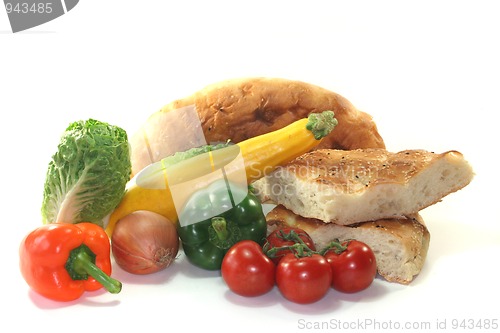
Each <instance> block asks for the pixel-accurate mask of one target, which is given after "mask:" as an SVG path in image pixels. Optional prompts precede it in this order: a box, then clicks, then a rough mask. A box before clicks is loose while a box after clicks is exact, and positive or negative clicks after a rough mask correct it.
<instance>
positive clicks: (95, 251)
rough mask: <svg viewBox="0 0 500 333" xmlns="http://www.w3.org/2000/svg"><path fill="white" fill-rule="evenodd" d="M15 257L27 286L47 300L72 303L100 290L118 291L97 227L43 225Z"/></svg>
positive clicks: (104, 238) (106, 239)
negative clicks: (87, 292)
mask: <svg viewBox="0 0 500 333" xmlns="http://www.w3.org/2000/svg"><path fill="white" fill-rule="evenodd" d="M19 255H20V268H21V273H22V275H23V277H24V279H25V280H26V282H27V283H28V285H29V286H30V287H31V288H32V289H33V290H34V291H36V292H37V293H39V294H41V295H42V296H45V297H47V298H49V299H52V300H56V301H72V300H75V299H77V298H79V297H80V296H81V295H83V293H84V292H85V291H95V290H98V289H100V288H102V287H104V288H105V289H106V290H108V291H109V292H111V293H119V292H120V291H121V287H122V284H121V283H120V282H119V281H117V280H115V279H113V278H111V277H110V276H109V275H110V274H111V257H110V242H109V237H108V235H107V234H106V232H105V231H104V229H103V228H102V227H100V226H98V225H95V224H92V223H86V222H85V223H78V224H63V223H53V224H47V225H43V226H41V227H39V228H37V229H35V230H34V231H32V232H31V233H29V234H28V235H27V236H26V237H25V238H24V239H23V241H22V243H21V246H20V249H19Z"/></svg>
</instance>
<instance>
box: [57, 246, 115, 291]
mask: <svg viewBox="0 0 500 333" xmlns="http://www.w3.org/2000/svg"><path fill="white" fill-rule="evenodd" d="M65 267H66V270H67V271H68V273H69V275H70V276H71V278H72V279H73V280H86V279H87V278H88V277H89V276H92V277H93V278H94V279H95V280H96V281H97V282H99V283H100V284H102V286H103V287H104V289H106V290H107V291H109V292H110V293H112V294H118V293H119V292H120V291H121V290H122V283H121V282H120V281H118V280H115V279H113V278H112V277H110V276H109V275H107V274H106V273H104V272H103V271H102V270H101V269H100V268H99V267H97V266H96V264H95V254H94V253H93V252H92V251H91V250H90V249H89V248H88V246H86V245H84V244H82V245H80V246H79V247H77V248H75V249H73V250H72V251H71V253H70V255H69V258H68V261H67V262H66V266H65Z"/></svg>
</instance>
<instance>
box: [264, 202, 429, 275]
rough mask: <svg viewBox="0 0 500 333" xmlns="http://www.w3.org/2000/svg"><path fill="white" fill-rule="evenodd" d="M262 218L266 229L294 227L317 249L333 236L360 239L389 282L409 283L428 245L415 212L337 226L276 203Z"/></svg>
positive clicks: (423, 226) (419, 266)
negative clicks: (408, 214) (307, 235)
mask: <svg viewBox="0 0 500 333" xmlns="http://www.w3.org/2000/svg"><path fill="white" fill-rule="evenodd" d="M266 218H267V223H268V232H269V233H270V232H272V231H273V230H275V229H276V228H280V227H284V226H294V227H298V228H301V229H303V230H304V231H305V232H307V233H308V234H309V235H310V236H311V238H312V239H313V241H314V242H315V245H316V248H317V249H323V248H325V246H327V245H328V243H329V242H331V241H332V240H334V239H339V240H340V241H344V240H348V239H357V240H359V241H361V242H364V243H365V244H367V245H368V246H369V247H370V248H371V249H372V250H373V252H374V254H375V258H376V261H377V270H378V273H379V275H380V276H382V277H383V278H384V279H386V280H387V281H390V282H397V283H401V284H408V283H410V282H411V281H412V280H413V279H414V277H415V276H416V275H418V274H419V273H420V271H421V269H422V267H423V265H424V263H425V259H426V256H427V250H428V248H429V241H430V234H429V231H428V229H427V228H426V227H425V225H424V222H423V220H422V217H421V216H420V215H419V214H415V215H413V216H411V217H404V218H400V219H382V220H378V221H372V222H364V223H359V224H355V225H352V226H341V225H337V224H334V223H323V222H322V221H319V220H315V219H307V218H304V217H301V216H299V215H296V214H294V213H293V212H292V211H290V210H288V209H286V208H285V207H283V206H281V205H278V206H276V207H275V208H274V209H273V210H271V211H270V212H269V213H268V214H267V216H266Z"/></svg>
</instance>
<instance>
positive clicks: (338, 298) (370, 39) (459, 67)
mask: <svg viewBox="0 0 500 333" xmlns="http://www.w3.org/2000/svg"><path fill="white" fill-rule="evenodd" d="M174 3H175V5H174ZM497 8H498V6H496V4H495V3H494V1H414V2H413V1H411V2H410V1H345V2H339V1H307V2H306V1H245V2H238V1H231V2H225V3H222V2H219V1H203V2H202V1H199V2H194V1H182V2H181V1H177V2H174V1H148V0H143V1H117V0H106V1H91V0H82V1H80V3H79V4H78V5H77V6H76V7H75V8H74V9H73V10H71V11H70V12H69V13H67V14H66V15H64V16H62V17H60V18H58V19H56V20H54V21H51V22H49V23H47V24H44V25H41V26H38V27H35V28H33V29H30V30H28V31H25V32H21V33H17V34H12V32H11V31H10V26H9V22H8V19H7V15H6V13H5V11H3V10H0V110H1V114H2V122H1V126H2V130H1V131H0V136H1V138H0V139H1V141H0V142H1V148H2V149H1V152H2V158H1V160H2V163H1V164H0V168H1V175H2V176H3V177H2V183H3V184H2V186H1V189H2V192H3V196H2V199H1V207H2V213H3V218H2V232H1V235H2V236H1V238H2V239H1V241H0V253H2V264H1V265H2V272H1V274H0V281H1V283H0V285H1V286H2V291H1V295H2V296H1V297H0V302H1V303H2V308H3V311H2V313H1V314H0V317H1V320H0V331H2V332H7V331H10V330H8V329H7V327H12V328H15V330H16V331H25V330H36V331H37V332H49V331H50V332H65V331H68V332H84V331H85V332H88V331H92V330H95V329H97V330H99V332H110V331H112V332H119V331H120V330H122V329H129V330H141V331H142V332H148V331H149V332H153V331H154V332H172V331H174V328H173V326H175V327H176V330H181V331H184V330H188V331H192V330H197V329H200V330H203V329H208V330H210V331H212V330H217V331H219V332H231V331H240V332H250V331H251V332H255V331H262V330H265V331H271V330H272V329H279V330H280V331H283V332H296V331H306V326H311V325H315V324H321V323H322V322H327V324H332V325H330V326H329V327H328V330H329V331H339V330H340V329H338V325H337V324H338V323H339V321H340V322H344V323H345V324H346V325H347V324H349V325H350V327H351V329H348V330H345V331H353V332H354V331H356V330H355V329H354V328H359V329H358V330H357V331H374V328H375V327H374V326H368V327H363V326H361V327H358V326H357V325H358V323H359V324H363V323H366V322H365V321H366V320H373V321H377V322H378V325H380V326H383V327H386V328H388V326H389V325H391V324H392V325H393V326H392V327H393V328H394V327H397V326H395V325H404V323H405V322H409V323H410V324H412V325H415V327H417V326H425V325H427V324H429V325H430V326H429V327H431V328H432V329H433V330H434V329H436V328H438V326H437V323H438V321H439V322H440V325H441V328H444V324H446V328H447V330H448V331H452V329H451V328H452V320H453V319H458V320H460V321H461V320H463V319H474V320H476V321H477V320H479V319H482V320H485V319H490V320H491V319H496V320H497V321H500V312H499V311H498V307H497V304H496V302H495V300H496V299H497V298H498V296H499V294H500V287H499V283H498V279H499V269H498V258H499V256H500V223H499V222H500V221H499V219H500V218H499V215H498V199H497V197H498V195H497V193H496V192H495V191H497V189H498V188H499V186H500V182H499V176H498V174H499V173H498V165H495V163H496V161H498V157H497V155H498V151H497V144H498V141H499V140H498V132H499V128H498V117H497V115H498V113H499V110H500V102H499V99H498V94H499V91H500V79H499V77H500V65H499V59H500V50H499V43H498V40H499V32H500V20H498V9H497ZM242 76H270V77H284V78H289V79H298V80H303V81H308V82H310V83H314V84H318V85H321V86H323V87H325V88H328V89H330V90H333V91H335V92H337V93H340V94H341V95H343V96H344V97H346V98H347V99H349V100H350V101H351V102H352V103H353V104H354V105H355V106H357V107H358V108H359V109H362V110H364V111H366V112H368V113H370V114H371V115H372V116H373V117H374V119H375V121H376V122H377V124H378V127H379V130H380V132H381V134H382V136H383V137H384V139H385V141H386V144H387V147H388V149H389V150H393V151H396V150H399V149H407V148H423V149H428V150H432V151H436V152H442V151H445V150H450V149H455V150H459V151H460V152H462V153H463V154H464V156H465V157H466V159H468V160H469V162H470V163H471V164H472V166H473V167H474V169H475V172H476V176H475V179H474V180H473V182H472V183H471V184H470V185H469V186H467V187H466V188H465V189H463V190H462V191H459V192H457V193H454V194H451V195H449V196H447V197H446V198H445V199H444V200H443V201H442V202H440V203H438V204H436V205H434V206H432V207H429V208H427V209H425V210H424V211H422V215H423V217H424V218H425V220H426V222H427V224H428V227H429V229H430V232H431V245H430V249H429V255H428V259H427V261H426V263H425V266H424V268H423V270H422V272H421V274H420V276H418V277H417V278H416V280H415V281H414V282H413V283H412V284H411V285H409V286H402V285H396V284H390V283H387V282H385V281H383V280H381V279H377V280H376V281H375V282H374V284H373V285H372V286H371V287H370V288H369V289H368V290H366V291H364V292H362V293H359V294H355V295H343V294H340V293H337V292H334V291H331V293H329V294H328V296H327V297H326V298H324V299H323V300H322V301H320V302H318V303H315V304H311V305H306V306H304V305H297V304H293V303H290V302H288V301H286V300H284V299H283V298H282V297H281V296H280V294H279V292H278V291H277V290H276V289H275V290H273V291H272V292H270V293H269V294H267V295H265V296H262V297H258V298H242V297H238V296H236V295H234V294H232V293H231V292H229V291H228V290H227V288H226V286H225V285H224V283H223V281H222V279H221V278H220V277H219V275H218V273H214V272H205V271H201V270H199V269H196V268H194V267H193V266H191V265H190V264H189V263H187V262H186V261H184V260H183V257H182V256H181V257H180V258H179V259H178V261H177V262H176V263H174V265H173V266H171V267H169V268H168V269H167V270H165V271H163V272H161V273H158V274H154V275H149V276H132V275H129V274H127V273H125V272H123V271H121V270H120V269H119V268H118V267H115V268H114V272H113V275H114V277H115V278H117V279H120V280H121V281H122V282H123V284H124V287H123V290H122V292H121V293H120V294H118V295H110V294H106V293H104V292H96V293H93V294H91V293H89V294H86V295H85V296H84V297H82V298H81V299H79V300H78V301H75V302H70V303H57V302H52V301H49V300H46V299H43V298H41V297H39V296H38V295H36V294H35V293H33V292H31V291H30V289H29V287H28V286H27V285H26V283H25V282H24V280H23V279H22V277H21V275H20V273H19V268H18V261H19V257H18V247H19V244H20V242H21V239H22V237H24V235H26V234H27V233H28V232H29V231H31V230H32V229H34V228H36V227H37V226H39V225H40V224H41V217H40V204H41V199H42V190H43V182H44V177H45V171H46V167H47V164H48V162H49V160H50V157H51V156H52V154H53V153H55V150H56V146H57V143H58V140H59V136H60V134H61V133H62V131H63V130H64V129H65V128H66V126H67V125H68V124H69V123H70V122H72V121H75V120H80V119H87V118H96V119H99V120H103V121H107V122H110V123H113V124H116V125H119V126H121V127H123V128H125V129H126V130H127V131H128V132H129V133H130V134H131V133H133V132H134V131H135V130H136V129H137V128H138V126H139V125H141V124H142V123H143V122H144V121H145V119H146V118H147V117H148V116H149V115H150V114H151V113H153V112H155V111H157V110H158V109H159V108H161V107H162V106H163V105H165V104H167V103H168V102H170V101H172V100H173V99H176V98H180V97H184V96H185V95H188V94H191V93H192V92H194V91H196V90H198V89H200V88H202V87H204V86H205V85H206V84H209V83H213V82H216V81H219V80H224V79H228V78H234V77H242ZM492 301H493V303H492ZM444 321H446V322H444ZM401 328H403V326H401ZM381 330H382V329H381ZM387 330H388V329H387ZM428 331H430V330H428ZM443 331H444V330H443ZM462 331H464V330H463V329H462ZM465 331H467V330H465ZM476 331H477V330H476Z"/></svg>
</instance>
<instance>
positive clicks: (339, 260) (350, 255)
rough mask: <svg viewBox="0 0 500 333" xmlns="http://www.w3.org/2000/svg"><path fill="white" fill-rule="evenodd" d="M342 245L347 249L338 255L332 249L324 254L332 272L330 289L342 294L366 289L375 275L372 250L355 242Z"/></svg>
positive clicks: (375, 267) (375, 269) (361, 243)
mask: <svg viewBox="0 0 500 333" xmlns="http://www.w3.org/2000/svg"><path fill="white" fill-rule="evenodd" d="M342 245H343V246H347V249H346V250H345V251H343V252H341V253H340V254H337V253H336V252H335V251H334V250H333V249H331V250H328V251H327V252H326V253H325V254H324V257H325V258H326V260H327V261H328V262H329V263H330V266H331V268H332V272H333V278H332V288H334V289H336V290H338V291H341V292H344V293H354V292H358V291H361V290H363V289H366V288H368V287H369V286H370V285H371V283H372V282H373V280H374V279H375V276H376V275H377V262H376V260H375V255H374V254H373V251H372V249H371V248H370V247H369V246H368V245H366V244H365V243H363V242H360V241H357V240H351V241H349V242H345V243H343V244H342Z"/></svg>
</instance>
